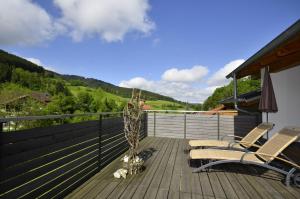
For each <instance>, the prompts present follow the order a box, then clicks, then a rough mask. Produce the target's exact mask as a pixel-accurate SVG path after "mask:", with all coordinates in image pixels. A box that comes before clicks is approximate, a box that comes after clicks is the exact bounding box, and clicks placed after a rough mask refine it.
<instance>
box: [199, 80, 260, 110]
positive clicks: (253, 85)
mask: <svg viewBox="0 0 300 199" xmlns="http://www.w3.org/2000/svg"><path fill="white" fill-rule="evenodd" d="M237 85H238V93H239V94H243V93H247V92H250V91H254V90H258V89H259V88H260V80H252V79H250V78H243V79H240V80H238V83H237ZM232 95H233V81H231V82H230V83H229V84H228V85H227V86H223V87H220V88H217V89H216V90H215V91H214V92H213V94H212V95H211V96H209V97H208V98H207V99H206V100H205V101H204V103H203V104H202V110H205V111H206V110H210V109H213V108H215V107H217V106H218V105H220V101H221V100H223V99H225V98H228V97H232Z"/></svg>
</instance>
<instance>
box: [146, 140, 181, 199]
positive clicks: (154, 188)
mask: <svg viewBox="0 0 300 199" xmlns="http://www.w3.org/2000/svg"><path fill="white" fill-rule="evenodd" d="M175 152H177V149H176V140H172V143H171V145H170V147H169V149H168V151H167V152H166V154H165V156H164V158H163V159H162V160H161V162H160V165H159V167H158V169H157V171H156V173H155V175H154V176H153V179H152V182H151V184H150V185H149V188H148V190H147V192H146V195H145V198H155V197H156V195H157V192H158V190H159V186H160V184H161V181H162V179H163V176H164V174H165V172H166V170H167V169H168V162H169V160H170V159H171V158H172V156H174V154H175Z"/></svg>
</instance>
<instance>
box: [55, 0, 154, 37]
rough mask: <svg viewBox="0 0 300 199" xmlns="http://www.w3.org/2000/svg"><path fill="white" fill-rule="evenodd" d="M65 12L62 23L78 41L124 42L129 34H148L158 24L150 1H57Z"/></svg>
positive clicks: (58, 5)
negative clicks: (102, 40) (98, 39)
mask: <svg viewBox="0 0 300 199" xmlns="http://www.w3.org/2000/svg"><path fill="white" fill-rule="evenodd" d="M54 3H55V5H56V6H57V7H58V8H59V9H60V10H61V12H62V18H61V19H60V21H61V23H62V24H64V25H66V26H67V27H68V28H69V31H70V34H71V36H72V38H73V39H74V40H75V41H81V40H82V39H83V38H84V37H91V36H94V35H98V36H100V38H102V39H104V40H105V41H107V42H113V41H122V40H123V38H124V36H125V34H126V33H128V32H131V31H138V32H142V33H144V34H148V33H149V32H150V31H151V30H153V29H154V27H155V24H154V22H152V21H151V20H150V18H149V16H148V15H147V12H148V11H149V10H150V5H149V3H148V0H122V1H120V0H54Z"/></svg>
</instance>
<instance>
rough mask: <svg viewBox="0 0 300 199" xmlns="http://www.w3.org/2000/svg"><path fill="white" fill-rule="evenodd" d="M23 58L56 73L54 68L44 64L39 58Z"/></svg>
mask: <svg viewBox="0 0 300 199" xmlns="http://www.w3.org/2000/svg"><path fill="white" fill-rule="evenodd" d="M23 58H24V59H26V60H28V61H30V62H32V63H34V64H36V65H38V66H42V67H43V68H45V69H47V70H50V71H56V70H55V69H54V68H53V67H51V66H47V65H45V64H43V63H42V61H41V60H39V59H37V58H33V57H23Z"/></svg>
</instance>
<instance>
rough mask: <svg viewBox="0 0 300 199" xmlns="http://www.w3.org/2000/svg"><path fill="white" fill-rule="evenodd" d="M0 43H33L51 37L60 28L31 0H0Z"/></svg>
mask: <svg viewBox="0 0 300 199" xmlns="http://www.w3.org/2000/svg"><path fill="white" fill-rule="evenodd" d="M0 5H1V6H0V27H1V30H0V44H4V45H13V44H23V45H33V44H36V43H40V42H43V41H46V40H50V39H52V38H53V37H54V36H55V35H56V34H57V33H58V32H59V31H61V30H62V28H61V27H60V26H59V25H58V24H57V23H55V22H54V20H53V18H52V17H51V16H50V15H49V14H48V13H47V12H46V11H45V10H44V9H43V8H42V7H40V6H39V5H37V4H36V3H33V2H32V1H31V0H0Z"/></svg>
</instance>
